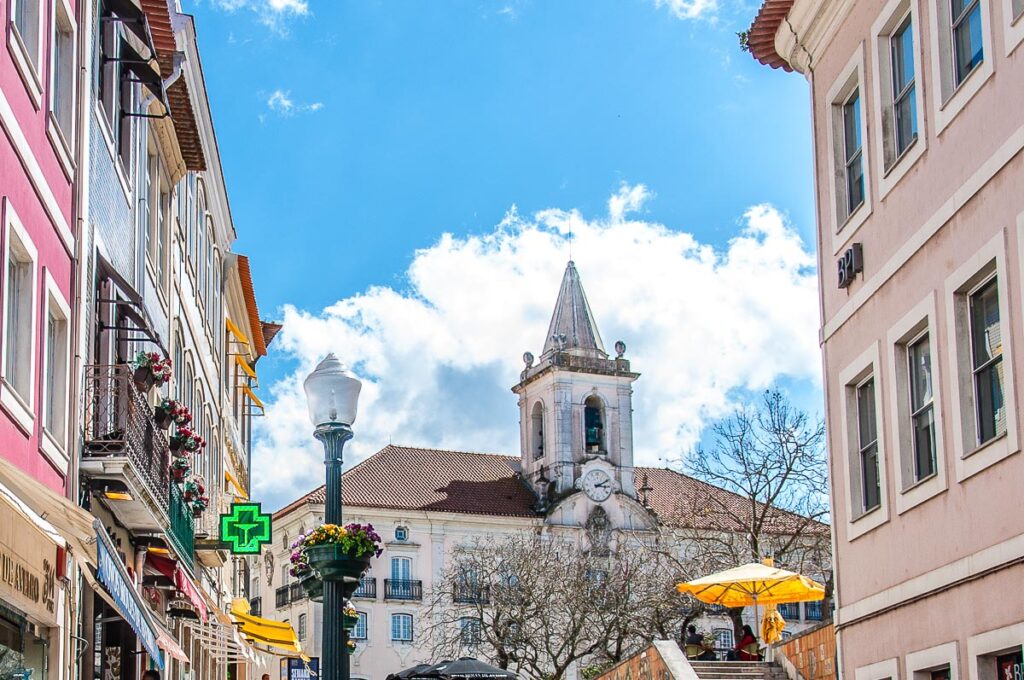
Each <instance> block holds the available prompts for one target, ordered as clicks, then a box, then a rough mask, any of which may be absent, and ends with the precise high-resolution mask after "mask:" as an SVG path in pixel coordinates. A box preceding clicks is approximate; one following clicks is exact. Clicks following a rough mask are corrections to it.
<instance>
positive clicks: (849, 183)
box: [843, 90, 864, 215]
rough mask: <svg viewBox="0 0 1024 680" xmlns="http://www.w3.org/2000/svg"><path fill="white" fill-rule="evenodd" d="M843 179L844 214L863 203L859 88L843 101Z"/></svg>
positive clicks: (851, 211)
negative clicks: (844, 195)
mask: <svg viewBox="0 0 1024 680" xmlns="http://www.w3.org/2000/svg"><path fill="white" fill-rule="evenodd" d="M843 160H844V169H843V181H844V182H845V188H846V206H845V210H846V211H845V214H846V215H852V214H853V212H854V211H855V210H856V209H857V208H859V207H860V206H861V204H862V203H864V157H863V143H862V141H861V126H860V90H854V91H853V94H851V95H850V97H849V98H848V99H847V100H846V101H845V102H843Z"/></svg>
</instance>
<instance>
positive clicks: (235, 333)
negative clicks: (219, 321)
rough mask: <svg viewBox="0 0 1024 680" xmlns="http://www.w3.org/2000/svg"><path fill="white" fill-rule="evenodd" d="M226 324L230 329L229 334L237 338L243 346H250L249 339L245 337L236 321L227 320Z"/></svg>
mask: <svg viewBox="0 0 1024 680" xmlns="http://www.w3.org/2000/svg"><path fill="white" fill-rule="evenodd" d="M225 324H226V325H227V327H228V333H231V335H233V336H235V338H236V339H237V340H238V341H239V342H240V343H242V344H243V345H248V344H249V338H247V337H245V333H243V332H242V329H241V328H239V327H238V326H237V325H236V324H235V322H234V321H232V320H231V319H225Z"/></svg>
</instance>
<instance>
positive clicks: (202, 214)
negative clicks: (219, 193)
mask: <svg viewBox="0 0 1024 680" xmlns="http://www.w3.org/2000/svg"><path fill="white" fill-rule="evenodd" d="M196 184H197V187H196V205H195V212H191V213H190V214H189V228H190V232H189V239H188V258H189V260H190V261H191V262H192V266H193V267H195V268H196V271H197V272H198V271H199V266H200V263H199V258H200V256H201V255H200V254H201V253H202V252H203V250H202V246H201V245H200V243H199V241H201V240H202V238H203V237H202V234H203V232H204V226H203V225H204V224H205V223H206V188H205V187H204V186H203V183H202V181H201V180H197V182H196Z"/></svg>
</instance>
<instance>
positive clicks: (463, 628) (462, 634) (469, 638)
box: [459, 616, 481, 647]
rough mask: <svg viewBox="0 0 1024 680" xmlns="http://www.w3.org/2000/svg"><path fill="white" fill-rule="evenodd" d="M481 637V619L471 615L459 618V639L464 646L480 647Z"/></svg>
mask: <svg viewBox="0 0 1024 680" xmlns="http://www.w3.org/2000/svg"><path fill="white" fill-rule="evenodd" d="M480 637H481V626H480V619H477V618H473V617H469V616H464V617H462V618H461V619H459V639H460V641H461V642H462V644H463V646H465V647H478V646H479V645H480Z"/></svg>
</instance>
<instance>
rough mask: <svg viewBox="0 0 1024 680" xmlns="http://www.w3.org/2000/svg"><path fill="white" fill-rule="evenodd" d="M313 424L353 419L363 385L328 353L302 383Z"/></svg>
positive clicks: (346, 423)
mask: <svg viewBox="0 0 1024 680" xmlns="http://www.w3.org/2000/svg"><path fill="white" fill-rule="evenodd" d="M302 386H303V388H304V389H305V390H306V403H307V405H308V406H309V419H310V420H312V421H313V425H314V427H315V426H319V425H324V424H326V423H342V424H344V425H351V424H352V423H354V422H355V420H356V405H357V403H358V402H359V390H360V389H361V388H362V386H363V383H361V382H359V380H358V379H357V378H355V377H353V376H352V375H351V374H349V372H348V371H346V370H345V367H344V366H342V364H341V362H340V361H338V357H336V356H334V354H333V353H332V354H328V355H327V357H326V358H325V359H324V360H323V361H321V362H320V364H319V365H318V366H317V367H316V369H315V370H314V371H313V372H312V373H310V374H309V375H308V376H307V377H306V380H305V382H304V383H303V384H302Z"/></svg>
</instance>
